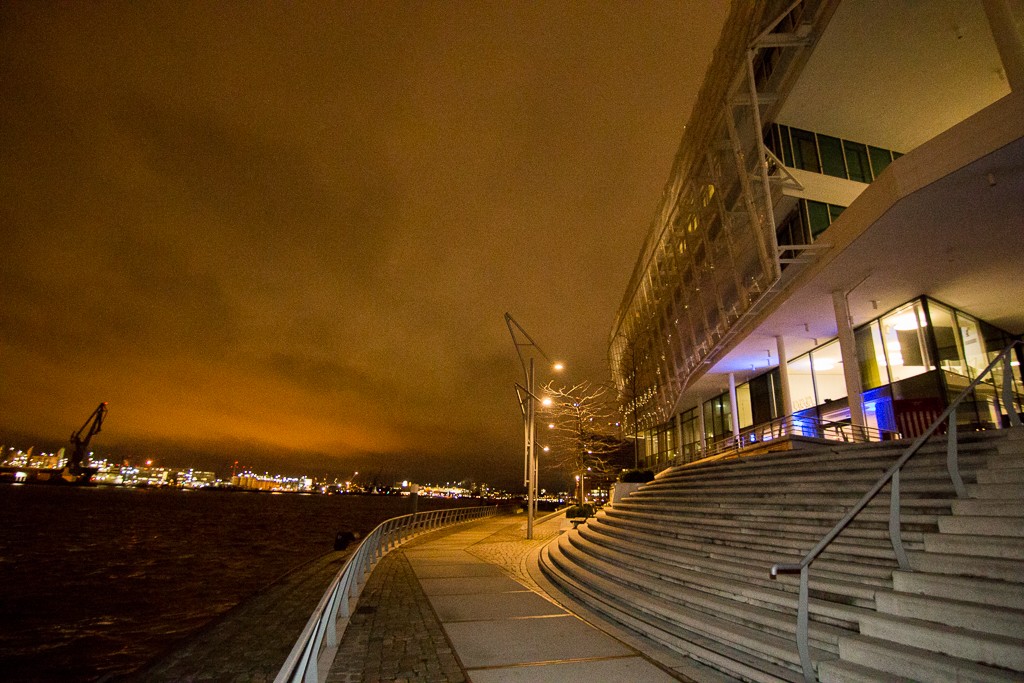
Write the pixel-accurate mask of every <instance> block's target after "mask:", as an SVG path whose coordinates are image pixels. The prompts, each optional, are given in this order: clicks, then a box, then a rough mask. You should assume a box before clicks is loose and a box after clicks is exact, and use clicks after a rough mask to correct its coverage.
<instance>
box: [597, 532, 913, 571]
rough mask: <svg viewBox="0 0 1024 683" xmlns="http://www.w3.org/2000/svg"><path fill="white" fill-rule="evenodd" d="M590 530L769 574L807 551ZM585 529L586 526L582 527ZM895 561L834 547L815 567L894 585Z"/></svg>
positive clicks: (818, 560)
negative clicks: (745, 565)
mask: <svg viewBox="0 0 1024 683" xmlns="http://www.w3.org/2000/svg"><path fill="white" fill-rule="evenodd" d="M586 527H587V528H589V529H590V530H594V531H597V532H599V533H601V534H603V535H605V536H607V537H609V538H612V539H614V540H615V541H616V542H618V543H625V544H630V545H645V546H651V547H657V548H663V549H666V550H669V551H673V552H678V551H680V550H682V551H687V552H691V553H698V554H701V555H703V556H704V557H708V558H711V559H716V560H717V559H722V560H730V561H734V562H745V563H748V564H751V565H754V566H756V565H760V566H761V567H762V568H763V571H764V572H765V575H767V574H768V570H769V568H770V567H771V566H772V565H773V564H776V563H794V562H799V561H800V560H801V559H802V558H803V555H804V550H803V549H794V548H778V547H772V548H770V549H757V548H750V547H740V546H726V545H721V544H713V543H712V544H707V543H699V542H692V541H689V540H684V539H678V538H673V537H670V536H662V537H653V538H652V536H651V535H650V534H647V533H644V532H643V531H636V530H633V529H630V528H629V527H625V526H609V525H607V524H603V523H602V522H601V520H599V519H598V520H594V521H592V522H589V523H588V524H587V525H586ZM580 529H581V530H582V529H584V527H580ZM895 564H896V563H895V562H894V561H886V560H877V559H876V558H865V557H860V558H857V557H853V556H850V555H842V554H839V555H837V554H834V553H832V552H830V551H826V552H825V553H823V555H822V556H821V557H819V558H818V559H817V560H816V561H815V563H814V567H815V570H816V571H817V572H821V573H822V575H823V576H824V575H829V574H828V573H829V572H831V576H833V577H850V576H858V577H865V578H864V581H865V582H873V583H874V584H876V585H879V586H883V587H888V586H891V575H892V569H893V568H894V567H895Z"/></svg>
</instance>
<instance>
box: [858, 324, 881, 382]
mask: <svg viewBox="0 0 1024 683" xmlns="http://www.w3.org/2000/svg"><path fill="white" fill-rule="evenodd" d="M855 338H856V340H857V360H858V361H859V363H860V381H861V388H862V389H864V391H868V390H869V389H874V388H876V387H880V386H882V385H883V384H888V383H889V370H888V368H886V366H885V352H884V351H883V350H882V331H881V329H880V328H879V327H878V322H873V323H871V324H870V325H868V326H867V327H862V328H861V329H859V330H857V331H856V333H855Z"/></svg>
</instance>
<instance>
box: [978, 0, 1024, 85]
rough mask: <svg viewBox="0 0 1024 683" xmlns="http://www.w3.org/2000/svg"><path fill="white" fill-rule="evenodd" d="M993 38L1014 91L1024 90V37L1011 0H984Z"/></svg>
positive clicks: (983, 3)
mask: <svg viewBox="0 0 1024 683" xmlns="http://www.w3.org/2000/svg"><path fill="white" fill-rule="evenodd" d="M981 4H982V5H983V6H984V7H985V17H986V18H987V19H988V26H989V29H990V30H991V31H992V39H993V40H994V41H995V44H996V50H998V51H999V59H1000V61H1002V63H1003V72H1004V73H1005V74H1006V80H1007V82H1008V83H1009V84H1010V90H1012V91H1014V92H1022V91H1024V38H1022V37H1021V32H1020V29H1019V28H1018V27H1017V21H1016V18H1015V17H1014V10H1013V7H1012V6H1011V2H1010V0H982V3H981Z"/></svg>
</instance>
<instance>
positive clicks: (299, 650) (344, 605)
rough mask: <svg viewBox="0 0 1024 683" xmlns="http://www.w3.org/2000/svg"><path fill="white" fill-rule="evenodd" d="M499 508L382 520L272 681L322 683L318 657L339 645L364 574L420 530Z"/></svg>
mask: <svg viewBox="0 0 1024 683" xmlns="http://www.w3.org/2000/svg"><path fill="white" fill-rule="evenodd" d="M497 510H498V507H497V506H487V507H474V508H455V509H449V510H432V511H430V512H420V513H414V514H411V515H401V516H399V517H392V518H391V519H388V520H385V521H384V522H381V523H380V524H378V525H377V526H376V527H375V528H374V529H373V531H371V532H370V533H369V534H367V535H366V538H364V539H363V540H362V542H360V544H359V546H358V547H357V548H356V550H355V551H354V552H353V553H352V554H351V555H350V556H349V557H348V559H346V560H345V563H344V565H343V566H342V568H341V570H340V571H339V572H338V573H337V574H336V575H335V577H334V578H333V579H332V580H331V583H330V584H329V585H328V588H327V591H326V592H325V593H324V595H323V597H321V598H320V601H319V602H318V604H317V607H316V609H315V610H314V611H313V614H312V615H311V616H310V618H309V620H308V621H307V622H306V625H305V627H304V628H303V629H302V633H301V634H300V635H299V638H298V640H296V642H295V645H294V646H293V647H292V650H291V652H290V653H289V654H288V657H287V658H286V659H285V662H284V664H283V665H282V666H281V669H280V671H279V672H278V674H277V676H276V678H275V679H274V681H275V683H285V682H286V681H288V682H292V683H297V682H298V681H303V682H304V683H320V681H321V679H322V678H324V677H325V676H326V670H324V672H323V674H324V675H323V676H321V667H320V662H319V659H320V658H321V657H324V656H326V655H328V654H329V653H330V652H331V651H332V650H335V649H336V648H337V645H338V642H339V639H340V636H341V634H342V633H344V627H345V626H346V625H347V624H348V618H349V616H350V615H351V611H352V609H351V608H352V605H351V602H352V601H354V600H358V597H359V594H360V593H361V592H362V587H363V584H364V583H365V579H366V577H367V576H368V575H369V573H370V572H371V571H372V570H373V567H374V566H375V565H376V564H377V562H379V561H380V560H381V559H382V558H383V557H384V555H386V554H387V553H388V552H389V551H390V550H392V549H394V548H397V547H398V546H399V545H401V544H402V543H404V542H405V541H406V540H409V539H411V538H413V537H415V536H417V535H419V534H420V533H424V532H426V531H429V530H431V529H435V528H438V527H439V526H446V525H448V524H457V523H462V522H467V521H471V520H474V519H479V518H481V517H485V516H492V515H494V514H496V512H497ZM339 614H340V616H341V618H340V621H341V625H340V628H339V625H338V621H339ZM325 639H326V646H325V645H324V643H325ZM327 668H329V667H327Z"/></svg>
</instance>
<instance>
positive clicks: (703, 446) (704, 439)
mask: <svg viewBox="0 0 1024 683" xmlns="http://www.w3.org/2000/svg"><path fill="white" fill-rule="evenodd" d="M697 430H698V431H699V432H700V457H702V458H703V457H704V456H705V455H707V454H708V436H707V431H705V429H704V401H702V400H701V398H700V396H698V397H697Z"/></svg>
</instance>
